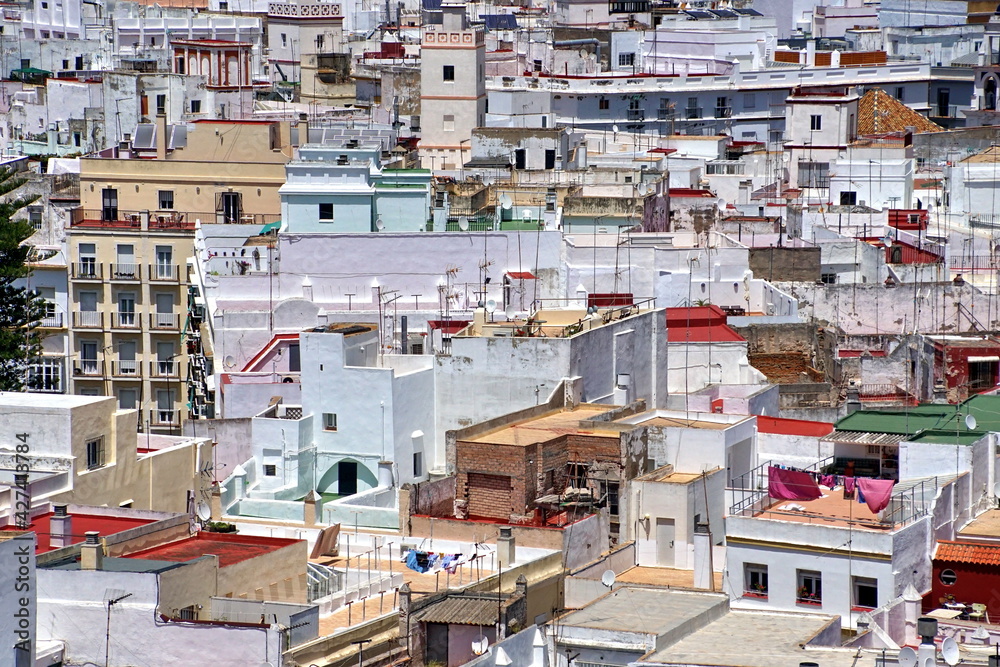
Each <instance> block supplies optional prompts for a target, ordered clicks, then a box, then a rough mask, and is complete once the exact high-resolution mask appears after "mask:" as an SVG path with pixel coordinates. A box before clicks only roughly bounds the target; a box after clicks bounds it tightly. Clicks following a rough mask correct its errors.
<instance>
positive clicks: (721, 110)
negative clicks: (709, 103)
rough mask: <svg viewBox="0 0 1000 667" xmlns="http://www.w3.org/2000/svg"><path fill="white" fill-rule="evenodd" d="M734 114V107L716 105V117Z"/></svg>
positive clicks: (726, 116) (727, 116)
mask: <svg viewBox="0 0 1000 667" xmlns="http://www.w3.org/2000/svg"><path fill="white" fill-rule="evenodd" d="M732 115H733V108H732V107H715V117H716V118H729V117H731V116H732Z"/></svg>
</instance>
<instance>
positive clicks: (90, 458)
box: [87, 438, 104, 470]
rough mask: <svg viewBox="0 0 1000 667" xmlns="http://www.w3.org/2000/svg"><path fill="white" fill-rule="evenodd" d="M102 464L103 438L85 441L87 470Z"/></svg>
mask: <svg viewBox="0 0 1000 667" xmlns="http://www.w3.org/2000/svg"><path fill="white" fill-rule="evenodd" d="M102 466H104V438H94V439H93V440H88V441H87V470H94V469H95V468H100V467H102Z"/></svg>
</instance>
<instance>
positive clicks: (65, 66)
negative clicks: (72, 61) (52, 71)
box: [62, 58, 69, 69]
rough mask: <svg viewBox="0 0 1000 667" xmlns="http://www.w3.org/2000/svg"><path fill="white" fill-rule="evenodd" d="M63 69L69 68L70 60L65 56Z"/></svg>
mask: <svg viewBox="0 0 1000 667" xmlns="http://www.w3.org/2000/svg"><path fill="white" fill-rule="evenodd" d="M62 68H63V69H69V61H68V60H66V59H65V58H63V66H62Z"/></svg>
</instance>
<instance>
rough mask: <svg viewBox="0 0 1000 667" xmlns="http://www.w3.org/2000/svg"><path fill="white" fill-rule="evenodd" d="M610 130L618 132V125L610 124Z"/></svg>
mask: <svg viewBox="0 0 1000 667" xmlns="http://www.w3.org/2000/svg"><path fill="white" fill-rule="evenodd" d="M611 131H612V132H614V133H615V134H618V126H617V125H612V126H611Z"/></svg>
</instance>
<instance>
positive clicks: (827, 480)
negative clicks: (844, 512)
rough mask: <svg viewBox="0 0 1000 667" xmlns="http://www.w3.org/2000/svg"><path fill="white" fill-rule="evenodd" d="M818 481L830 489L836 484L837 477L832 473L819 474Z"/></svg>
mask: <svg viewBox="0 0 1000 667" xmlns="http://www.w3.org/2000/svg"><path fill="white" fill-rule="evenodd" d="M819 483H820V484H822V485H823V486H825V487H826V488H828V489H832V488H833V487H835V486H837V478H836V477H834V476H833V475H820V476H819Z"/></svg>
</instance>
